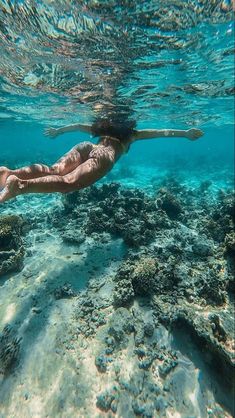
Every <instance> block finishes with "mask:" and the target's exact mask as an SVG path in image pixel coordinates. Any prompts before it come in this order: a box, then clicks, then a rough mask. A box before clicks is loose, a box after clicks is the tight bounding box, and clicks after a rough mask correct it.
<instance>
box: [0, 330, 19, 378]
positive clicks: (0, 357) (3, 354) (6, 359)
mask: <svg viewBox="0 0 235 418" xmlns="http://www.w3.org/2000/svg"><path fill="white" fill-rule="evenodd" d="M20 341H21V338H18V337H17V336H15V333H14V330H13V329H12V328H11V327H10V326H9V325H6V326H5V327H4V329H3V331H2V332H1V333H0V373H2V374H5V375H6V374H8V373H9V372H10V371H11V370H12V368H13V367H14V366H15V365H16V363H17V360H18V357H19V350H20Z"/></svg>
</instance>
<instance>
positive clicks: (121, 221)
mask: <svg viewBox="0 0 235 418" xmlns="http://www.w3.org/2000/svg"><path fill="white" fill-rule="evenodd" d="M63 204H64V211H65V214H66V219H67V222H66V224H68V220H69V222H72V224H73V233H72V236H75V237H80V236H83V234H84V233H85V234H88V235H90V234H92V233H94V232H95V233H99V234H101V233H103V232H106V233H107V232H108V233H110V234H113V235H116V236H120V237H122V238H123V240H124V242H125V243H126V244H127V245H128V246H132V247H139V246H141V245H145V244H148V243H149V242H151V241H152V240H153V239H154V236H155V234H156V231H157V230H160V229H161V228H162V227H165V228H169V227H170V226H171V220H170V218H169V217H168V216H167V214H166V212H165V211H164V210H162V209H161V208H157V204H156V199H155V198H154V197H150V196H148V195H146V194H145V193H144V192H142V191H140V190H138V189H134V190H132V189H130V190H125V189H121V188H120V185H119V184H116V183H111V184H109V185H106V184H104V185H103V186H101V187H96V186H92V187H90V188H89V189H86V190H82V191H80V192H74V193H70V194H68V195H66V196H65V197H64V199H63ZM59 216H60V215H59V214H58V217H59ZM53 222H54V225H57V224H58V225H59V228H60V229H61V227H62V224H63V223H62V222H60V220H59V219H58V218H54V220H53ZM66 224H65V225H64V228H63V231H62V237H68V236H69V237H70V236H71V232H70V231H71V227H70V226H68V225H66ZM75 240H76V239H75Z"/></svg>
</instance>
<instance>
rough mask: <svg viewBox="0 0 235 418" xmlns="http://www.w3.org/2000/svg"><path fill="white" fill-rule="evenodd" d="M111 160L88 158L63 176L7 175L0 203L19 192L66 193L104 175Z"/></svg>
mask: <svg viewBox="0 0 235 418" xmlns="http://www.w3.org/2000/svg"><path fill="white" fill-rule="evenodd" d="M113 163H114V162H113V160H110V159H109V157H108V156H107V155H105V158H94V157H93V158H88V160H87V161H85V162H84V163H82V164H81V165H79V166H78V167H77V168H76V169H75V170H73V171H72V172H71V173H69V174H66V175H64V176H60V175H49V176H45V177H41V178H36V179H30V180H21V179H19V178H18V177H16V176H14V175H11V176H9V178H8V180H7V182H6V187H5V189H4V190H3V192H2V193H1V194H0V203H2V202H5V201H7V200H9V199H11V198H13V197H15V196H17V195H19V194H26V193H54V192H60V193H68V192H73V191H75V190H79V189H83V188H85V187H87V186H90V185H91V184H93V183H95V182H96V181H97V180H99V179H100V178H102V177H103V176H105V174H107V173H108V172H109V171H110V170H111V168H112V167H113Z"/></svg>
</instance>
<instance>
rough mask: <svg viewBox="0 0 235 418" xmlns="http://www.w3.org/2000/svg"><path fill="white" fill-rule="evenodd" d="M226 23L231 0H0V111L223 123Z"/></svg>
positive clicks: (228, 84) (229, 56) (227, 117)
mask: <svg viewBox="0 0 235 418" xmlns="http://www.w3.org/2000/svg"><path fill="white" fill-rule="evenodd" d="M169 6H170V7H169ZM233 31H234V29H233V25H232V2H231V1H229V0H226V1H225V0H224V1H220V0H216V1H212V0H210V1H196V0H193V1H181V0H175V1H173V2H172V1H171V2H169V1H168V0H165V1H163V0H162V1H160V2H155V1H149V2H136V1H131V0H130V1H123V2H119V1H114V0H113V1H98V0H90V1H85V2H84V1H77V2H75V1H72V0H70V1H66V2H64V1H49V0H48V1H45V0H44V1H34V0H27V1H10V0H1V1H0V48H1V56H0V89H1V90H0V91H1V98H0V104H1V106H0V113H1V115H0V120H1V119H2V120H3V119H5V118H10V117H12V118H14V119H18V120H30V119H34V120H35V119H37V120H38V121H39V122H41V121H44V122H46V121H49V119H48V115H49V114H50V120H51V119H52V118H53V119H54V120H55V124H56V123H58V124H61V122H62V121H63V122H64V123H68V122H71V121H74V119H77V117H75V115H79V120H81V121H83V122H88V121H90V120H91V119H92V118H93V117H94V115H104V114H105V115H106V116H109V115H112V114H113V113H114V112H117V111H118V113H119V114H120V115H127V116H131V117H134V118H136V120H137V121H138V120H141V121H143V122H144V121H148V123H150V124H151V123H155V118H156V113H157V114H158V120H159V121H161V122H162V123H163V122H165V121H170V122H171V123H174V122H175V121H177V123H183V124H186V125H191V124H193V125H195V126H196V125H201V126H202V125H215V124H216V125H224V124H225V123H226V124H231V123H232V110H233V98H232V96H233V93H234V88H233V80H232V73H233V50H234V48H233Z"/></svg>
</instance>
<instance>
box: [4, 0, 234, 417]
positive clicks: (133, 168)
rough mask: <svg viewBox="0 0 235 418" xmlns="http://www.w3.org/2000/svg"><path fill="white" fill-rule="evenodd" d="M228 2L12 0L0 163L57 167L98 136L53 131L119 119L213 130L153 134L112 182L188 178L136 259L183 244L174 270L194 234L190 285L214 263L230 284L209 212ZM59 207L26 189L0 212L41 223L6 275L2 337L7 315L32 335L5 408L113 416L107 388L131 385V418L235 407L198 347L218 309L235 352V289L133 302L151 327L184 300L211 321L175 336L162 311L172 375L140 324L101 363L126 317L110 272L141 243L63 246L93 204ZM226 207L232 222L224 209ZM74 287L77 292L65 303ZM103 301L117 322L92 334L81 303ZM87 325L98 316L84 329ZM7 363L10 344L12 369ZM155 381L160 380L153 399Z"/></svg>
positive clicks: (185, 267)
mask: <svg viewBox="0 0 235 418" xmlns="http://www.w3.org/2000/svg"><path fill="white" fill-rule="evenodd" d="M231 8H232V4H231V2H230V1H224V2H222V1H217V0H215V1H191V2H189V1H174V2H172V1H171V2H170V1H160V2H155V1H153V2H150V1H148V2H147V1H144V2H137V1H122V2H119V1H111V0H110V1H107V2H106V1H101V2H99V1H86V2H84V1H76V2H74V1H66V2H64V1H43V2H41V1H40V2H38V1H31V0H28V1H14V2H13V1H12V2H10V1H3V0H0V50H1V54H0V145H1V149H0V165H7V166H10V167H12V168H13V167H19V166H21V165H25V164H30V163H36V162H42V163H46V164H51V163H52V162H54V161H55V160H56V159H57V158H59V157H60V156H61V155H62V154H63V153H65V152H67V151H68V150H69V149H70V148H71V147H72V146H74V144H76V143H77V142H80V141H84V140H90V139H91V138H89V136H88V135H86V134H83V133H80V132H77V133H73V134H67V135H63V136H61V137H58V138H56V139H55V140H51V139H48V138H46V137H45V136H43V129H44V127H47V126H62V125H66V124H69V123H76V122H80V123H92V121H93V120H94V119H95V118H99V117H104V116H105V117H107V116H108V117H109V116H110V117H112V116H113V114H115V113H116V114H119V115H120V117H129V118H134V119H136V121H137V127H138V128H140V129H144V128H165V127H166V128H181V129H187V128H189V127H192V126H193V127H199V128H201V129H203V130H204V132H205V135H204V137H202V138H201V139H200V140H199V141H196V142H193V143H192V142H190V141H187V140H186V139H184V138H174V139H170V138H167V139H166V138H162V139H158V140H157V139H156V140H154V139H153V140H148V141H140V142H139V143H136V144H134V145H133V146H132V148H131V151H130V152H129V153H128V154H127V155H125V156H124V157H123V158H122V159H121V160H120V161H119V162H118V163H117V165H116V166H115V167H114V169H113V170H112V172H111V173H109V175H108V176H106V177H105V178H104V179H102V180H101V182H100V185H101V184H102V183H108V184H110V183H111V182H119V183H121V184H122V186H123V188H124V189H125V188H128V189H133V188H139V189H140V190H141V191H144V192H146V193H148V195H149V196H153V197H156V196H157V195H158V190H159V188H160V187H162V186H163V185H164V184H165V185H166V184H168V183H167V181H168V182H169V184H171V182H172V181H173V180H176V181H177V182H179V183H176V186H177V184H178V186H177V187H179V190H180V191H179V194H177V193H178V192H176V191H173V193H176V198H177V199H180V201H182V204H183V207H184V211H185V212H186V217H185V218H183V220H182V219H180V220H179V221H177V222H175V223H173V225H172V226H171V228H170V229H169V230H168V229H166V230H165V229H164V227H163V228H160V229H159V230H158V231H157V233H156V236H155V237H154V241H153V243H151V244H150V245H149V246H148V245H146V246H142V247H140V248H138V249H137V250H135V251H134V253H135V257H137V259H138V257H141V254H142V252H146V254H147V255H148V256H149V257H152V256H153V254H155V252H154V251H156V248H158V247H162V248H163V256H162V257H163V258H161V253H160V252H159V253H156V254H157V256H156V259H157V261H158V262H159V263H160V264H161V263H162V264H163V261H164V251H165V249H166V251H167V248H168V246H169V248H170V246H171V249H170V254H169V258H168V259H167V261H166V264H167V266H168V268H169V269H170V268H172V266H171V263H172V261H171V259H173V261H174V257H176V258H177V257H178V255H175V254H174V251H178V253H176V254H180V248H181V247H180V246H181V245H183V241H185V242H186V243H187V245H186V249H185V247H183V246H182V248H183V254H184V256H183V257H185V258H182V259H180V260H178V262H179V266H178V268H179V269H180V268H181V274H182V275H183V277H186V279H187V277H188V276H189V273H190V271H191V270H193V275H192V276H193V277H195V280H196V279H197V277H199V279H198V280H199V284H198V287H199V288H200V285H201V284H200V280H201V281H202V282H203V280H204V276H205V278H206V282H207V280H211V276H210V274H209V273H208V272H210V269H211V271H212V272H213V271H214V269H215V271H216V277H217V279H218V283H219V280H220V279H221V280H222V279H224V280H225V281H227V280H228V279H229V277H230V276H231V271H229V266H228V264H227V259H226V258H225V257H224V247H223V245H224V244H223V243H221V242H218V241H217V240H216V238H217V237H213V238H211V236H210V233H209V230H207V222H209V221H210V220H211V219H210V214H211V213H213V210H215V211H216V210H217V211H218V212H219V209H218V208H220V206H218V205H219V203H218V202H219V200H218V196H220V198H221V196H224V194H223V192H221V190H223V191H224V192H225V196H226V193H229V192H230V191H231V189H232V188H233V181H234V178H233V173H234V158H233V156H234V144H233V134H234V132H233V122H234V117H233V110H234V109H233V108H234V102H233V99H234V98H233V93H234V87H233V86H234V80H233V49H234V46H233V36H234V27H233V23H232V11H231ZM92 140H93V139H92ZM169 179H170V180H169ZM208 181H209V183H208V184H209V186H208V189H205V190H203V188H202V186H201V185H202V184H205V182H208ZM164 182H165V183H164ZM179 184H180V186H179ZM173 186H174V187H175V185H174V182H173ZM167 187H168V186H167ZM177 187H176V188H177ZM173 190H174V189H173ZM132 197H133V196H132V195H131V194H130V198H132ZM134 197H135V196H134ZM109 198H110V197H109ZM221 199H222V198H221ZM126 200H127V206H128V197H127V198H126ZM220 202H221V201H220ZM88 204H89V205H91V207H92V210H94V209H95V208H94V206H95V205H96V204H97V205H98V206H99V205H100V207H103V206H102V204H103V198H101V199H99V200H98V203H95V204H94V202H93V201H92V196H91V198H90V201H88ZM110 204H111V201H110ZM62 208H63V203H62V199H61V196H60V195H56V194H55V195H53V196H51V195H43V196H40V195H29V196H19V197H18V198H17V199H14V200H12V201H10V202H9V203H6V204H4V205H1V206H0V215H1V216H2V215H5V214H11V215H12V214H20V215H22V216H23V217H24V218H25V219H26V221H27V223H28V225H29V226H28V227H26V231H25V233H24V234H23V240H24V245H25V251H26V252H25V257H24V263H23V268H22V269H21V270H20V271H18V272H8V273H7V274H4V275H2V276H1V277H0V338H1V332H2V330H3V328H4V326H5V325H6V324H10V326H12V328H13V330H15V331H14V332H15V334H14V335H17V336H18V337H21V338H22V341H21V345H20V351H19V355H18V358H17V362H16V365H14V367H13V368H12V370H11V373H9V374H8V375H7V376H5V375H4V374H3V373H0V417H1V418H8V417H9V416H11V417H14V418H15V417H16V418H21V417H24V418H25V417H27V418H32V417H33V418H34V417H35V418H36V417H40V418H41V417H42V418H44V417H61V418H64V417H65V418H69V417H71V418H74V417H77V416H79V417H86V418H89V417H100V416H108V414H112V416H114V413H113V412H111V410H109V412H108V413H106V411H104V409H102V408H100V407H97V402H98V399H99V396H101V395H102V394H103V393H105V391H106V390H109V389H110V388H111V387H112V385H115V386H116V387H117V392H118V394H119V395H118V396H119V403H118V412H117V413H116V416H118V417H123V418H130V417H135V416H145V417H146V416H148V417H149V416H151V417H159V416H162V417H165V416H167V417H177V418H178V417H185V418H188V417H189V416H190V417H195V418H196V417H201V418H208V417H209V416H212V417H215V418H217V417H220V418H227V417H230V416H232V415H233V413H234V411H233V401H232V394H231V392H229V390H228V389H227V387H225V386H224V377H223V382H222V384H221V376H222V375H223V367H222V368H221V363H219V362H218V363H217V361H218V358H214V357H213V349H212V350H210V349H209V348H208V347H207V346H206V348H205V346H203V344H202V345H201V346H200V344H199V349H198V345H197V344H196V343H197V342H198V341H197V339H198V335H200V332H201V329H200V325H201V324H203V323H204V322H203V321H206V325H205V329H203V330H202V331H203V332H208V335H209V337H208V338H209V341H213V335H212V337H211V334H213V333H212V331H211V330H212V327H210V321H209V319H208V318H209V315H210V314H211V313H212V314H216V315H219V316H220V318H221V324H222V326H223V327H225V331H226V332H227V335H228V336H227V341H226V344H224V346H223V344H222V343H223V342H222V343H221V341H219V344H221V346H222V347H225V349H226V350H227V351H226V353H228V352H230V351H231V346H232V345H231V343H230V337H231V335H230V334H231V332H230V331H231V328H233V325H231V324H233V312H234V311H233V306H232V303H231V300H230V299H229V298H227V299H226V302H225V304H224V305H222V306H217V305H213V303H212V304H211V303H207V299H206V291H205V290H204V293H203V295H202V296H203V297H202V299H200V298H199V299H197V298H196V296H197V288H196V291H195V292H196V293H195V294H194V293H192V295H193V298H194V300H193V301H192V295H191V300H190V301H189V300H188V299H187V298H186V299H185V297H184V295H183V296H182V294H181V293H180V290H179V289H178V288H177V289H175V292H176V296H174V298H173V300H172V299H170V309H169V307H168V305H167V303H166V304H165V305H164V300H163V301H161V297H162V294H161V292H160V296H159V294H154V295H153V301H152V302H153V303H152V304H151V305H148V303H147V302H146V300H145V299H144V300H142V299H141V298H140V300H139V298H138V297H137V298H135V300H134V302H133V306H131V307H130V309H129V308H128V309H129V310H128V312H129V313H131V314H133V317H135V321H137V324H136V322H135V327H136V329H138V332H140V333H141V330H143V329H144V327H145V326H146V321H150V320H151V318H152V316H154V315H157V312H158V309H159V308H158V307H159V306H160V310H162V312H166V316H167V315H169V312H167V309H169V310H170V312H171V311H172V309H173V307H174V306H176V308H177V309H176V311H177V310H178V311H180V310H181V308H182V306H183V308H184V309H186V310H188V311H187V312H190V310H191V311H192V313H193V317H195V319H196V321H198V324H199V325H198V324H196V325H194V328H193V329H194V331H195V335H196V338H195V335H194V338H192V340H191V338H189V334H190V324H188V327H185V328H184V326H183V328H180V327H179V329H178V326H176V329H175V330H174V332H173V333H171V332H169V330H167V329H166V328H165V327H164V326H162V325H160V324H159V323H158V320H156V323H155V331H154V335H153V336H152V337H150V338H149V339H148V338H145V340H144V346H142V345H141V346H140V347H141V348H144V349H145V350H146V351H147V350H149V349H150V351H151V349H152V348H151V347H152V346H151V344H152V342H153V341H156V342H157V352H159V353H161V354H162V353H163V354H162V355H163V356H165V360H164V361H166V363H167V362H168V361H171V360H172V358H171V355H172V353H171V350H172V349H174V350H176V351H177V356H178V365H177V367H176V368H175V369H173V370H171V371H170V373H169V375H167V376H166V379H161V377H159V369H158V368H159V364H160V366H162V362H161V360H159V359H157V360H156V359H155V360H154V361H153V367H152V368H151V370H150V371H149V370H148V371H144V370H143V369H141V367H140V362H139V360H140V359H138V358H137V355H136V352H135V350H136V349H137V348H138V344H137V342H136V341H137V340H138V337H139V335H138V332H135V335H134V334H133V333H131V334H128V335H126V336H125V338H127V340H126V341H124V344H123V347H122V346H119V345H118V347H115V348H114V352H113V354H112V355H111V356H110V357H109V360H110V363H109V364H108V371H107V372H106V373H100V372H99V371H98V369H97V367H96V359H97V356H99V355H100V353H101V354H102V353H103V352H104V349H106V350H107V349H109V346H107V345H105V344H106V340H107V335H106V333H107V327H108V324H109V321H110V320H112V318H113V317H114V318H115V314H116V310H115V309H114V308H113V305H112V302H113V293H114V287H115V283H116V282H115V280H113V278H114V277H115V275H116V272H117V269H118V267H119V266H120V265H121V264H122V263H123V260H124V259H125V258H126V257H128V256H129V255H130V254H131V253H132V250H131V249H130V248H128V247H127V246H126V245H125V244H124V243H123V239H122V238H120V236H117V237H116V236H114V237H113V236H109V235H108V234H105V233H104V235H102V234H101V236H99V235H98V236H96V233H94V234H93V235H92V236H90V235H89V234H87V236H86V240H85V241H84V242H83V243H82V245H80V246H78V245H76V244H71V243H70V244H68V243H66V242H64V240H63V239H62V235H63V233H64V232H66V231H67V229H69V228H71V229H70V231H69V232H70V233H71V230H72V232H73V233H74V235H76V238H77V237H80V235H82V234H83V230H82V228H81V227H80V225H77V224H76V220H77V216H78V215H79V212H80V210H82V211H83V213H84V216H85V213H86V212H87V207H86V204H85V210H84V207H83V206H81V207H80V206H78V209H77V212H76V214H75V216H74V214H73V213H72V215H71V214H70V213H67V214H66V215H64V213H63V212H60V211H61V210H62ZM207 215H208V216H209V218H207ZM219 215H220V216H221V217H219V221H218V222H219V224H221V225H223V222H224V220H223V215H224V214H223V213H222V214H220V213H219ZM1 216H0V221H1ZM216 216H218V213H217V215H216ZM58 219H59V220H58ZM64 220H65V223H66V225H64V224H63V221H64ZM134 220H135V219H134ZM134 220H133V221H134ZM60 221H61V224H60ZM128 227H129V224H127V227H126V229H127V230H128ZM27 228H28V229H27ZM67 232H68V231H67ZM105 232H106V231H105ZM191 236H192V237H194V238H195V237H198V240H199V241H200V242H202V243H205V245H209V246H210V245H212V247H213V248H214V255H213V256H210V257H208V258H203V257H202V258H200V257H199V256H198V255H197V256H195V257H194V255H192V254H191V252H190V251H191V249H190V245H189V244H190V239H191V238H190V237H191ZM208 237H209V238H208ZM211 242H212V244H211ZM188 243H189V244H188ZM191 246H192V245H191ZM187 257H188V258H187ZM217 264H218V266H217ZM211 265H213V267H211ZM221 266H222V267H221ZM185 272H186V273H185ZM218 272H219V273H218ZM165 277H166V279H167V277H168V275H167V270H166V273H165ZM186 279H185V280H186ZM182 280H183V279H182ZM166 281H167V280H166ZM65 283H69V285H71V288H72V290H73V291H74V292H75V296H74V295H73V296H72V297H67V296H68V295H67V294H66V297H63V295H62V297H61V298H57V297H58V291H59V292H61V289H62V288H63V286H64V284H65ZM226 283H227V282H226ZM88 284H90V287H88ZM218 286H219V285H218ZM192 288H193V286H192ZM209 288H211V289H213V290H214V289H215V290H216V289H217V282H212V284H211V282H209ZM81 291H84V292H85V293H84V294H83V292H81ZM189 291H191V289H189ZM56 292H57V296H55V294H56ZM77 292H78V293H77ZM80 292H81V293H80ZM86 292H87V293H86ZM177 292H179V294H178V293H177ZM209 293H210V292H209ZM84 295H85V296H84ZM164 295H165V293H164V292H163V298H164ZM70 296H71V295H70ZM165 296H167V297H169V298H170V297H171V296H170V294H168V293H167V294H166V295H165ZM158 297H160V299H159V300H158V299H157V298H158ZM99 298H100V300H99ZM203 298H205V299H203ZM90 299H92V300H96V301H98V302H97V306H98V308H97V309H98V314H97V312H95V314H94V317H95V316H96V315H98V316H99V312H100V315H101V319H102V315H103V316H104V317H105V318H106V319H107V323H106V324H105V325H104V326H103V327H102V326H101V327H100V328H99V325H98V324H97V323H95V324H96V325H95V326H97V330H98V332H97V334H91V336H90V337H87V336H86V335H85V334H84V332H83V331H84V329H83V328H84V324H83V322H82V319H81V318H77V317H76V315H78V314H77V312H78V309H79V303H80V301H82V302H83V301H84V302H85V303H87V301H89V300H90ZM172 302H173V303H172ZM99 303H100V305H99ZM161 303H163V305H161ZM175 304H176V305H175ZM181 304H182V305H181ZM102 309H103V310H102ZM135 309H136V312H137V313H136V312H135ZM92 315H93V313H92ZM110 318H111V319H110ZM136 318H137V319H136ZM93 320H94V318H93ZM138 321H139V324H138ZM150 322H151V321H150ZM89 323H90V317H89V315H88V316H87V317H86V316H85V330H86V326H87V324H89ZM208 324H209V325H208ZM181 325H182V324H181ZM79 327H81V330H83V331H81V332H80V333H79V332H78V329H79ZM208 327H209V328H208ZM208 329H209V331H208ZM210 333H211V334H210ZM185 336H186V337H185ZM210 338H212V340H210ZM195 340H196V342H195ZM199 340H200V338H199ZM215 341H217V340H215ZM0 342H1V343H2V340H0ZM125 344H126V345H125ZM163 346H164V347H165V348H162V347H163ZM217 346H218V345H217ZM136 347H137V348H136ZM213 347H215V346H213ZM0 349H2V348H1V344H0ZM102 350H103V351H102ZM164 350H165V351H164ZM164 353H165V354H164ZM211 353H212V361H209V364H208V360H210V356H211ZM144 359H145V357H144ZM3 360H4V359H3ZM3 360H2V354H1V352H0V368H1V367H2V363H1V362H2V361H3ZM217 364H218V367H215V365H216V366H217ZM222 364H223V363H222ZM118 368H120V369H121V372H120V373H119V374H118ZM226 370H227V371H228V372H229V371H230V369H226ZM218 375H219V376H218ZM225 377H226V376H225ZM225 380H227V379H225ZM152 383H154V384H157V385H159V387H158V392H156V394H155V393H154V396H153V395H152V393H153V392H151V391H152V389H151V384H152ZM224 387H225V390H224ZM140 388H142V389H140ZM141 390H142V392H141ZM159 393H160V394H159ZM115 396H116V395H115ZM141 396H142V397H141ZM155 400H156V405H155V406H153V405H154V402H155ZM136 402H137V404H138V402H140V405H141V407H142V408H144V409H142V412H141V414H142V415H141V414H139V415H138V414H137V415H136V414H135V412H134V411H137V412H138V408H140V407H139V406H138V405H139V404H138V405H136ZM141 402H142V403H141ZM157 408H158V409H157ZM19 411H20V412H19ZM139 411H140V409H139ZM143 411H144V412H143ZM159 411H160V412H159Z"/></svg>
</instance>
